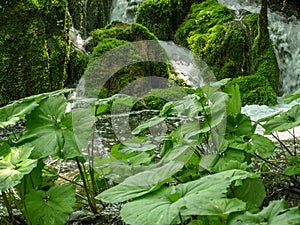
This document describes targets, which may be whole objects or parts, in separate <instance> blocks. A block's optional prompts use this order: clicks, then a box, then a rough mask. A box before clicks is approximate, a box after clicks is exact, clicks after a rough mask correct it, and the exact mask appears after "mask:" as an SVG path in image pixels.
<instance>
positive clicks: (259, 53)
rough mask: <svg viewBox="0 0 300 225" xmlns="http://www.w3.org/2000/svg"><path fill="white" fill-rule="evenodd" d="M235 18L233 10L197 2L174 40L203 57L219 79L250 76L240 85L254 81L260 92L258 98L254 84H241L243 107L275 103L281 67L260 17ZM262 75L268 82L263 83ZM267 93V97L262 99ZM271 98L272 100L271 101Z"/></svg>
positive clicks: (213, 2) (256, 15)
mask: <svg viewBox="0 0 300 225" xmlns="http://www.w3.org/2000/svg"><path fill="white" fill-rule="evenodd" d="M234 17H235V16H234V13H233V12H232V11H231V10H229V9H228V8H226V7H224V6H222V5H220V4H219V3H218V2H217V1H214V0H208V1H204V2H202V3H194V4H193V5H192V7H191V13H190V14H189V15H188V17H187V19H186V20H185V21H184V22H183V24H182V25H181V26H180V27H179V29H178V30H177V32H176V35H175V40H176V41H177V42H178V43H179V44H181V45H183V46H186V47H187V48H189V49H191V50H192V52H194V53H195V54H196V55H198V56H200V57H201V58H202V59H203V60H204V61H205V62H206V63H207V64H208V65H209V66H210V68H211V69H212V71H213V73H214V75H215V76H216V77H217V79H219V80H220V79H224V78H228V77H229V78H237V77H240V76H248V75H251V78H240V79H238V81H237V82H240V81H241V80H244V79H245V81H246V80H248V81H249V80H252V81H254V80H255V82H254V83H255V86H256V89H255V90H256V91H257V90H258V89H260V90H261V91H258V92H257V93H259V96H257V97H255V96H254V92H253V89H252V86H251V84H249V85H242V89H243V95H245V96H243V97H242V102H243V104H244V105H245V104H267V105H270V104H276V98H275V96H276V94H277V93H278V86H279V68H278V64H277V60H276V57H275V54H274V50H273V47H272V42H271V40H270V38H269V33H268V32H267V29H266V28H264V29H263V23H261V22H259V21H262V19H258V18H261V16H260V15H258V14H249V13H248V14H247V15H245V17H244V18H243V19H242V20H241V21H239V20H234ZM264 26H266V25H264ZM262 42H263V43H264V44H262ZM252 75H253V76H254V77H253V76H252ZM261 76H263V77H265V78H267V80H268V82H263V83H260V81H261V79H262V78H261ZM255 77H256V78H255ZM257 85H259V86H257ZM268 85H270V87H271V88H272V89H270V88H269V87H267V86H268ZM265 94H267V96H263V95H265ZM246 95H247V97H246ZM268 95H269V96H268ZM270 99H272V101H268V100H270Z"/></svg>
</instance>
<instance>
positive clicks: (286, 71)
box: [218, 0, 300, 94]
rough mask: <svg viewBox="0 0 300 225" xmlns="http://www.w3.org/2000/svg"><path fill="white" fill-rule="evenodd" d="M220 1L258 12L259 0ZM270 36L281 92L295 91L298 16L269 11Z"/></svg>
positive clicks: (299, 57)
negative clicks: (278, 70) (276, 62)
mask: <svg viewBox="0 0 300 225" xmlns="http://www.w3.org/2000/svg"><path fill="white" fill-rule="evenodd" d="M218 2H219V3H221V4H223V5H225V6H227V7H228V8H230V9H233V10H236V11H237V10H241V9H244V10H247V11H250V12H252V13H258V12H259V10H260V3H259V1H249V0H248V1H247V0H246V1H245V0H219V1H218ZM268 12H269V13H268V19H269V32H270V38H271V39H272V41H273V46H274V50H275V54H276V57H277V61H278V65H279V69H280V93H281V94H283V93H293V92H295V91H296V90H297V89H298V88H300V79H299V78H300V66H299V64H300V21H299V20H297V19H296V17H294V16H293V17H289V18H287V17H286V16H283V15H281V14H280V13H279V12H273V11H271V10H269V11H268Z"/></svg>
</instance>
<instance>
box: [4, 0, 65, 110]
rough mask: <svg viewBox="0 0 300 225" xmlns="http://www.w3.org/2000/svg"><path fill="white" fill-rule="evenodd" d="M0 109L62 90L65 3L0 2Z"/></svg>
mask: <svg viewBox="0 0 300 225" xmlns="http://www.w3.org/2000/svg"><path fill="white" fill-rule="evenodd" d="M1 7H2V9H1V10H2V12H3V13H1V15H0V17H1V21H5V23H1V25H0V30H1V32H0V59H1V60H0V83H1V86H0V105H4V104H7V103H8V102H10V101H12V100H15V99H19V98H22V97H25V96H29V95H33V94H38V93H42V92H46V91H52V90H57V89H61V88H63V84H64V81H65V80H66V78H67V71H66V66H67V64H68V61H69V51H70V50H69V48H70V42H68V33H67V32H68V28H69V26H70V23H69V17H68V14H67V1H66V0H64V1H60V2H58V1H50V0H47V1H27V0H22V1H14V2H7V1H6V2H2V3H1Z"/></svg>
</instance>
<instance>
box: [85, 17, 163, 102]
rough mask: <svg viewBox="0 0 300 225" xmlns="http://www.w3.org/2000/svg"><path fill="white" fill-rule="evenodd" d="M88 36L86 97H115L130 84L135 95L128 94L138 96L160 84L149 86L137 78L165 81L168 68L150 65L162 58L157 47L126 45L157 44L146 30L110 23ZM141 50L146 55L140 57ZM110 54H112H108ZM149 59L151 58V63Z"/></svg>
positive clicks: (161, 52)
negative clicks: (89, 43) (91, 51)
mask: <svg viewBox="0 0 300 225" xmlns="http://www.w3.org/2000/svg"><path fill="white" fill-rule="evenodd" d="M92 36H93V41H92V43H91V44H92V45H93V46H95V47H94V49H93V53H92V56H91V60H90V62H89V66H88V68H87V70H86V72H85V81H86V87H87V90H86V91H87V94H88V96H94V97H96V96H99V97H101V98H103V97H108V96H111V95H113V94H116V93H119V92H120V91H121V90H122V89H124V88H126V86H127V85H128V84H130V83H132V82H136V83H135V92H134V90H130V91H131V94H139V93H143V92H144V91H147V89H149V87H151V85H156V86H153V88H160V87H161V85H160V84H151V82H150V83H149V82H148V81H147V80H143V79H140V78H144V77H147V76H156V77H163V78H166V79H168V78H169V66H168V65H167V64H165V63H163V62H155V61H154V60H156V59H159V58H163V57H164V54H165V53H164V50H163V49H162V48H161V46H160V45H159V43H157V42H140V45H141V46H138V45H139V44H138V43H136V44H135V45H133V46H131V45H130V42H135V41H142V40H154V41H155V40H157V38H156V37H155V36H154V35H153V34H152V33H150V32H149V30H148V29H147V28H146V27H144V26H142V25H140V24H137V23H132V24H130V25H129V24H125V23H122V22H119V21H114V22H113V23H112V24H109V25H107V26H106V27H104V28H102V29H97V30H94V31H93V32H92ZM135 48H138V49H135ZM142 49H146V50H147V51H148V53H147V54H144V52H143V51H142ZM110 50H113V51H111V52H110V53H109V51H110ZM105 53H108V54H107V55H106V54H105ZM112 53H113V54H112ZM148 54H149V55H150V56H149V55H148ZM151 54H152V56H151ZM149 58H152V62H151V60H149ZM128 60H129V61H128ZM165 61H167V59H166V60H165ZM120 64H121V65H120ZM118 66H121V67H120V68H118ZM107 70H109V71H107ZM95 83H96V84H97V85H95ZM95 86H96V87H95ZM93 87H95V88H93ZM99 87H103V88H102V90H99V89H98V88H99ZM99 93H100V94H99Z"/></svg>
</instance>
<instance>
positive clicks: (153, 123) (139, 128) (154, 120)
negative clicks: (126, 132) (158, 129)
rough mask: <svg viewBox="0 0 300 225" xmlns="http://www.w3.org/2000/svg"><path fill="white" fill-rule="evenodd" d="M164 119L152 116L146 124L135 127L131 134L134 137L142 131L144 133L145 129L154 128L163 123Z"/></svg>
mask: <svg viewBox="0 0 300 225" xmlns="http://www.w3.org/2000/svg"><path fill="white" fill-rule="evenodd" d="M165 119H166V118H165V117H160V116H154V117H152V118H151V119H149V120H147V121H146V122H144V123H143V124H141V125H139V126H137V127H136V128H135V129H134V130H133V131H132V134H133V135H136V134H139V133H141V132H142V131H144V130H145V129H147V128H150V127H153V126H156V125H158V124H160V123H161V122H162V121H164V120H165Z"/></svg>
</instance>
